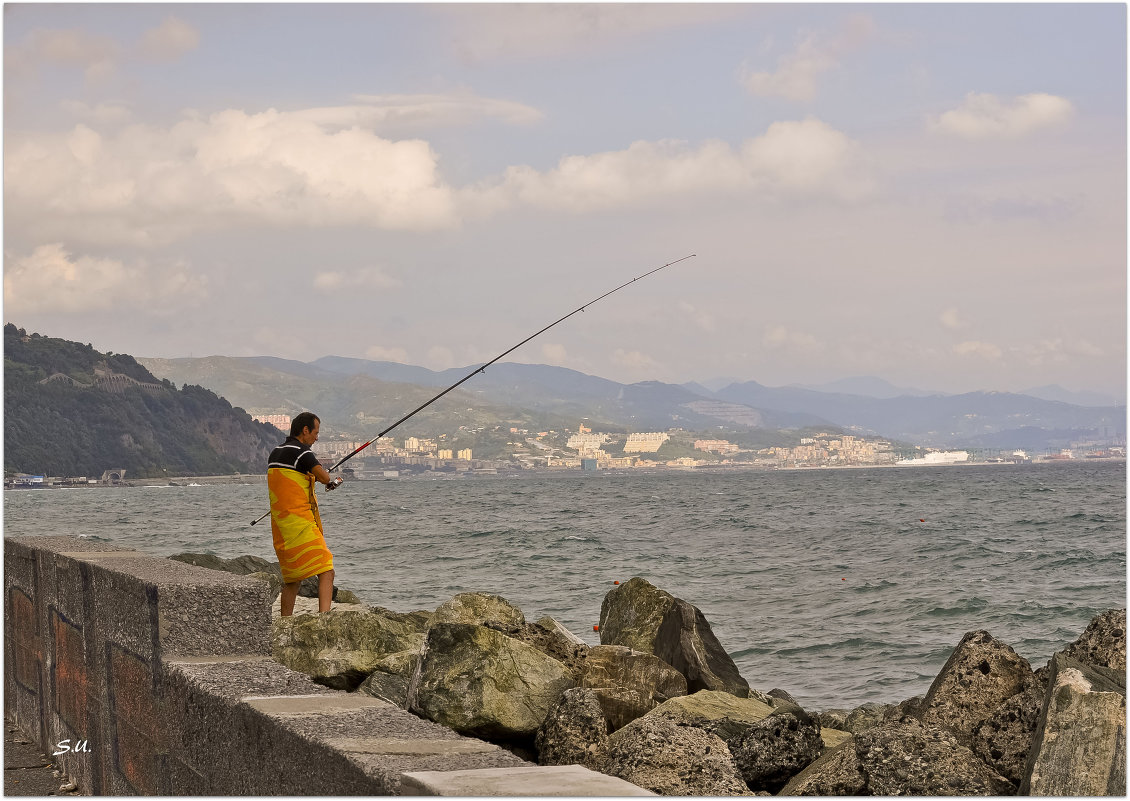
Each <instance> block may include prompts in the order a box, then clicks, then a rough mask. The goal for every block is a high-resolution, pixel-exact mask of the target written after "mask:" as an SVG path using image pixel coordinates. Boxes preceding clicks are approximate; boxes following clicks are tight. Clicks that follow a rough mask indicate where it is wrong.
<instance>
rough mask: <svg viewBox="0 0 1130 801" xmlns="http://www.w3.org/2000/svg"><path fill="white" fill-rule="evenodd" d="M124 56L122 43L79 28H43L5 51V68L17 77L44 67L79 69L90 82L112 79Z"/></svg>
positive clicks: (32, 32)
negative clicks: (106, 78) (120, 59)
mask: <svg viewBox="0 0 1130 801" xmlns="http://www.w3.org/2000/svg"><path fill="white" fill-rule="evenodd" d="M120 55H121V48H120V47H119V46H118V43H117V42H115V41H114V40H113V39H111V38H110V37H108V36H96V35H93V34H89V33H87V32H86V31H82V30H79V29H77V28H74V29H67V30H58V29H43V28H39V29H36V30H34V31H31V32H30V33H29V34H28V35H27V36H26V37H25V38H24V40H23V41H22V42H19V43H17V44H14V45H11V46H8V47H5V48H4V66H5V68H6V70H8V71H9V73H10V74H11V75H12V76H14V77H26V76H28V75H30V74H34V73H35V72H37V71H38V70H39V69H40V68H42V67H77V68H78V69H81V70H83V73H84V75H85V77H86V79H87V80H88V81H91V82H94V81H98V80H100V79H102V78H105V77H107V76H109V75H110V74H111V73H112V72H113V71H114V67H115V64H116V63H117V61H118V59H119V57H120Z"/></svg>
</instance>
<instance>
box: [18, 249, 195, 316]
mask: <svg viewBox="0 0 1130 801" xmlns="http://www.w3.org/2000/svg"><path fill="white" fill-rule="evenodd" d="M4 262H5V264H4V305H5V307H6V311H7V312H9V313H10V314H15V315H18V314H30V313H34V312H44V311H52V312H64V313H67V312H82V311H98V310H105V309H119V310H127V309H128V310H130V311H144V312H149V313H156V314H165V313H168V312H170V311H173V310H175V309H178V308H183V307H184V306H191V305H194V304H196V303H199V302H200V301H202V300H203V299H204V298H205V296H206V291H205V290H206V283H207V282H206V279H205V278H204V277H202V276H199V275H196V274H195V273H194V272H193V271H192V270H191V269H189V267H188V266H187V265H184V264H172V265H164V266H159V265H150V264H148V263H146V262H144V261H138V262H135V263H133V264H126V263H124V262H122V261H119V260H117V259H110V258H103V257H96V256H78V257H75V256H74V255H72V254H71V253H70V252H68V251H67V249H66V248H65V247H64V246H63V245H62V244H61V243H52V244H49V245H40V246H39V247H37V248H36V249H35V250H34V251H32V252H31V253H30V254H28V255H23V256H19V255H12V254H8V255H7V256H6V257H5V259H4Z"/></svg>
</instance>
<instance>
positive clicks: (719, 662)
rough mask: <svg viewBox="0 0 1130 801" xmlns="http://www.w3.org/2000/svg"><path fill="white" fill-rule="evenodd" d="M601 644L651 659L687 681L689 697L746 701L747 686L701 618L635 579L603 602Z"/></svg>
mask: <svg viewBox="0 0 1130 801" xmlns="http://www.w3.org/2000/svg"><path fill="white" fill-rule="evenodd" d="M600 642H601V645H621V646H624V647H627V648H631V649H632V650H634V651H643V652H644V653H649V654H655V655H656V656H658V657H659V658H660V659H662V660H663V661H664V662H666V663H667V664H669V665H671V666H672V667H674V668H675V669H676V670H678V671H679V672H680V673H682V674H683V675H684V676H685V677H686V679H687V689H688V691H689V692H697V691H698V690H723V691H725V692H728V693H732V694H734V695H737V696H740V697H743V698H744V697H745V696H747V695H749V684H748V683H747V682H746V680H745V679H743V678H742V677H741V674H739V673H738V668H737V666H736V665H735V664H734V660H733V659H731V658H730V655H729V654H728V653H726V650H725V649H724V648H723V647H722V645H721V643H719V642H718V638H717V637H715V636H714V632H713V631H712V630H711V628H710V624H709V623H708V622H707V620H706V617H705V616H704V615H703V614H702V612H701V611H699V609H698V608H697V607H695V606H692V605H691V604H689V603H687V602H686V601H683V600H681V599H679V598H676V597H674V596H673V595H671V594H670V593H668V592H665V591H663V590H661V589H659V588H657V587H655V586H653V585H652V584H650V583H649V582H648V581H646V580H645V579H642V578H639V577H638V576H637V577H635V578H633V579H631V580H629V581H628V582H626V583H624V584H621V585H620V586H618V587H616V588H614V589H613V590H611V591H610V592H609V593H608V594H607V595H606V596H605V598H604V602H603V603H602V604H601V607H600Z"/></svg>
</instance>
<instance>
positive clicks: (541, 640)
mask: <svg viewBox="0 0 1130 801" xmlns="http://www.w3.org/2000/svg"><path fill="white" fill-rule="evenodd" d="M547 619H548V620H551V621H553V623H556V624H557V625H556V627H552V626H548V627H547V626H545V625H543V624H542V622H541V621H539V622H537V623H519V624H512V623H497V622H494V621H488V622H486V623H483V624H482V625H484V626H486V627H487V628H489V629H494V630H495V631H497V632H499V633H500V634H505V635H506V636H507V637H511V638H513V639H515V640H519V641H520V642H524V643H526V645H529V646H532V647H534V648H537V649H538V650H539V651H541V652H542V653H543V654H545V655H546V656H548V657H550V658H552V659H556V660H557V661H558V662H560V663H562V664H563V665H565V667H567V668H568V669H569V672H570V674H572V676H573V680H574V681H576V682H578V683H579V682H580V681H581V676H582V675H583V674H584V672H585V659H586V658H587V656H588V651H589V646H588V645H587V644H585V642H584V640H581V639H580V638H579V637H573V635H571V634H569V632H567V631H566V630H565V628H564V627H563V626H561V624H560V623H557V621H556V620H553V618H543V619H542V620H547Z"/></svg>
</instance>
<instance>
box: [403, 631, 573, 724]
mask: <svg viewBox="0 0 1130 801" xmlns="http://www.w3.org/2000/svg"><path fill="white" fill-rule="evenodd" d="M573 684H574V682H573V678H572V677H571V676H570V675H569V671H568V669H567V668H566V667H565V666H564V665H563V664H561V663H560V662H558V661H557V660H556V659H552V658H550V657H548V656H546V655H545V654H543V653H542V652H541V651H538V650H537V649H536V648H533V647H531V646H529V645H527V644H526V643H523V642H519V641H518V640H515V639H512V638H510V637H507V636H506V635H504V634H500V633H499V632H497V631H494V630H493V629H489V628H487V627H486V626H476V625H473V624H469V623H435V624H433V625H432V627H431V629H430V630H429V631H428V636H427V641H426V643H425V645H424V651H423V654H422V656H421V658H420V669H419V671H418V673H417V676H416V677H415V678H414V679H413V682H412V686H411V688H410V689H409V708H410V709H411V710H412V711H413V712H415V713H417V714H419V715H422V716H423V717H426V718H428V719H429V720H434V721H435V722H437V723H442V724H443V725H445V726H447V727H449V728H452V729H454V730H455V731H458V732H462V733H464V734H471V735H475V736H478V737H483V738H488V739H496V740H517V739H524V738H531V737H533V736H534V734H535V733H536V732H537V730H538V727H539V726H540V725H541V724H542V721H544V720H545V718H546V715H548V713H549V710H550V708H551V707H552V706H553V704H554V703H555V702H556V701H557V699H558V698H560V697H561V693H562V692H564V691H565V690H567V689H569V688H570V687H572V686H573Z"/></svg>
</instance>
